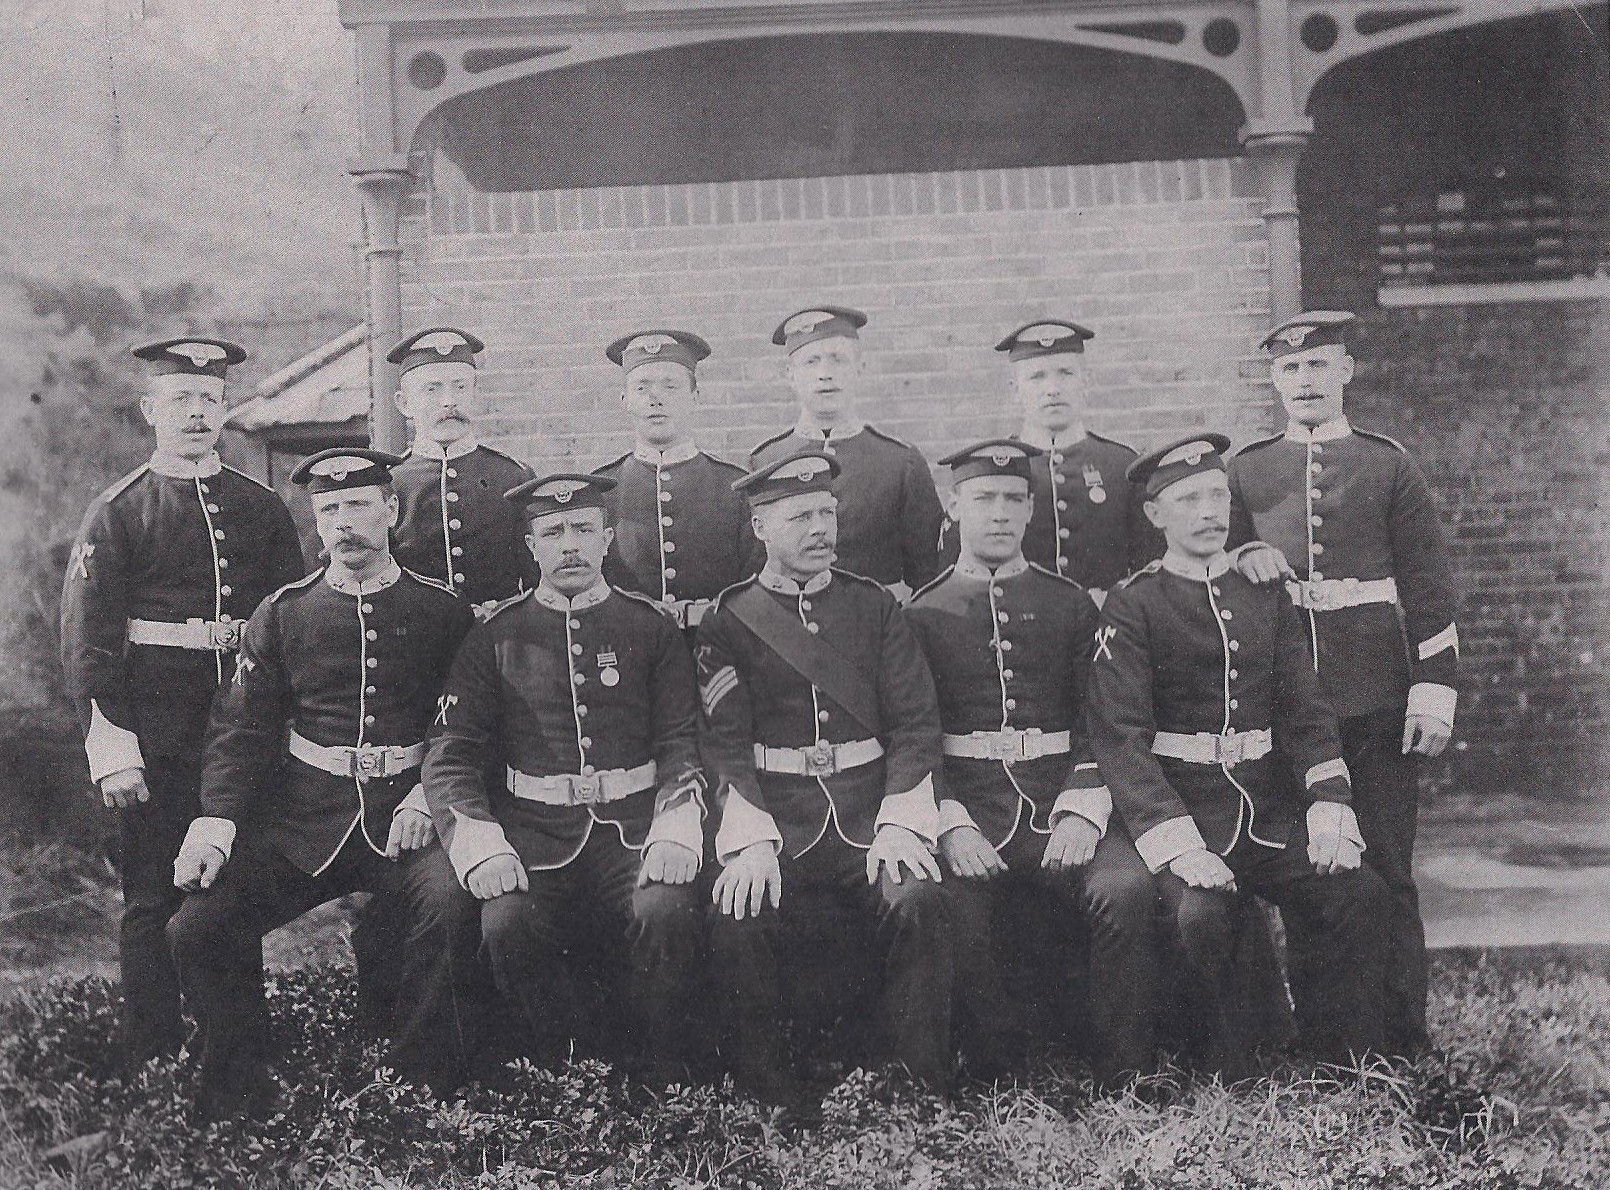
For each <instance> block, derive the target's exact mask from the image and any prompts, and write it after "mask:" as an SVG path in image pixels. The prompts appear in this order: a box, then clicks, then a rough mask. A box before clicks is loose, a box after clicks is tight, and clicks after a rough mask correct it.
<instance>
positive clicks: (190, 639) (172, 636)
mask: <svg viewBox="0 0 1610 1190" xmlns="http://www.w3.org/2000/svg"><path fill="white" fill-rule="evenodd" d="M245 627H246V622H245V621H244V620H199V619H198V620H186V621H185V622H184V623H183V624H169V623H167V622H165V621H163V620H130V621H129V634H128V635H129V643H130V644H131V645H167V646H168V647H169V648H173V649H204V650H206V651H207V652H210V653H211V652H217V653H231V652H234V650H236V649H238V648H240V634H241V630H242V629H244V628H245Z"/></svg>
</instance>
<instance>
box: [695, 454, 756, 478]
mask: <svg viewBox="0 0 1610 1190" xmlns="http://www.w3.org/2000/svg"><path fill="white" fill-rule="evenodd" d="M699 453H700V454H702V455H703V456H704V457H705V458H707V459H709V460H710V461H711V462H712V463H714V464H715V465H716V466H718V467H730V468H731V469H732V470H734V471H736V472H737V473H738V474H739V475H747V474H748V472H747V471H745V470H744V469H743V468H742V467H740V466H739V465H738V464H737V463H733V462H729V461H728V460H727V459H724V458H722V457H721V456H720V455H713V454H711V453H710V452H709V451H707V450H701V451H700V452H699Z"/></svg>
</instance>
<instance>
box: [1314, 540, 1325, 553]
mask: <svg viewBox="0 0 1610 1190" xmlns="http://www.w3.org/2000/svg"><path fill="white" fill-rule="evenodd" d="M1324 552H1325V547H1324V546H1322V545H1321V544H1320V543H1319V542H1317V541H1316V542H1314V553H1316V554H1323V553H1324Z"/></svg>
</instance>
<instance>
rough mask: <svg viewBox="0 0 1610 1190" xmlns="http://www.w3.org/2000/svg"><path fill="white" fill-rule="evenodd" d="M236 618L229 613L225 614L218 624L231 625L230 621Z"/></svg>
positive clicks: (219, 618) (220, 617)
mask: <svg viewBox="0 0 1610 1190" xmlns="http://www.w3.org/2000/svg"><path fill="white" fill-rule="evenodd" d="M234 618H235V617H234V616H232V615H230V614H229V613H228V612H225V613H224V614H223V615H221V616H219V617H218V622H219V623H220V624H227V623H229V621H231V620H233V619H234Z"/></svg>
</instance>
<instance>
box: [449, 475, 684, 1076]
mask: <svg viewBox="0 0 1610 1190" xmlns="http://www.w3.org/2000/svg"><path fill="white" fill-rule="evenodd" d="M613 486H614V481H613V480H610V479H607V478H604V477H601V476H596V475H550V476H547V477H545V478H542V479H533V480H530V481H529V482H527V483H524V484H521V485H519V486H518V487H516V488H514V489H512V490H511V491H510V492H509V493H508V498H509V499H510V501H511V502H512V503H513V504H514V505H515V506H516V507H517V508H519V509H521V510H522V515H524V516H525V517H526V518H528V521H529V524H530V532H529V534H528V535H527V537H526V541H527V543H528V545H529V546H530V550H531V553H532V555H533V557H535V559H536V561H537V562H538V564H539V565H540V566H541V568H542V579H541V582H540V583H539V584H538V585H537V587H536V588H535V590H533V591H528V592H526V593H524V594H522V595H518V596H516V597H515V598H513V599H511V600H509V601H508V602H506V603H504V604H503V605H501V606H500V607H499V608H498V609H497V610H496V611H495V612H494V613H493V614H492V615H491V616H490V617H489V618H488V619H487V621H486V622H485V623H483V624H479V625H477V626H476V627H475V629H474V630H473V631H472V632H471V633H470V635H469V637H468V638H467V639H466V640H465V642H464V647H463V649H462V650H461V651H460V652H459V655H458V659H457V660H456V661H455V662H454V663H453V669H452V672H451V674H450V675H449V677H448V680H447V685H446V688H445V690H444V692H443V694H442V701H441V708H440V711H439V713H438V714H437V716H436V722H435V725H434V727H433V728H432V732H431V740H430V755H429V757H428V758H427V759H426V761H425V792H426V796H427V797H428V798H429V800H430V804H431V809H432V811H433V813H434V815H435V818H436V829H437V831H438V832H439V833H440V835H441V837H442V839H443V841H444V842H445V844H446V846H447V854H448V856H449V857H450V858H451V859H452V862H453V867H454V868H455V869H456V870H457V872H458V876H459V879H460V880H462V881H463V882H464V885H465V887H466V888H468V889H469V890H470V892H472V893H474V894H475V896H476V897H478V898H479V899H480V901H481V902H482V904H481V933H482V938H483V945H484V948H485V950H486V953H487V955H488V957H489V958H490V960H491V964H492V972H493V975H494V976H495V977H496V979H497V984H498V988H499V989H500V990H501V991H502V993H503V995H504V996H505V997H506V998H507V999H508V1000H509V1001H510V1002H511V1003H512V1004H513V1006H514V1008H515V1009H516V1010H517V1012H518V1014H519V1016H520V1018H521V1020H522V1021H523V1022H524V1025H525V1028H526V1032H527V1035H528V1036H527V1040H528V1041H529V1042H530V1043H531V1044H532V1045H533V1047H534V1048H535V1049H536V1050H537V1052H538V1053H539V1054H541V1055H543V1056H544V1057H551V1056H555V1055H556V1054H557V1053H559V1052H561V1050H560V1047H561V1046H562V1045H563V1044H564V1043H565V1041H566V1040H567V1038H569V1037H571V1036H574V1035H576V1033H578V1032H580V1031H581V1030H579V1029H578V1028H577V1022H576V1019H575V1009H576V1008H577V1006H578V1005H581V1004H583V1002H584V1000H585V997H583V996H581V995H580V994H579V993H578V992H577V990H576V986H577V981H576V979H575V975H576V974H577V972H576V970H575V966H576V965H575V964H574V963H571V962H567V961H566V957H565V954H564V951H565V949H566V947H567V944H568V945H570V946H572V947H575V948H578V949H581V950H589V951H593V952H594V953H595V955H596V957H597V958H599V959H600V960H601V961H602V962H604V963H610V962H613V961H616V960H619V959H621V958H623V957H624V959H625V966H626V968H627V971H626V980H625V982H626V989H625V998H624V1000H623V1001H622V1008H623V1009H624V1012H623V1015H624V1017H625V1020H624V1021H623V1025H624V1030H625V1034H626V1042H627V1045H626V1050H625V1053H624V1055H623V1056H624V1059H625V1061H626V1062H627V1064H628V1065H630V1066H632V1067H634V1068H635V1069H638V1070H640V1071H642V1072H643V1073H644V1075H645V1077H647V1078H648V1079H650V1080H651V1081H653V1082H656V1083H661V1084H665V1083H670V1082H678V1081H686V1079H685V1076H684V1075H683V1074H682V1072H681V1069H680V1066H679V1064H678V1059H679V1047H678V1044H677V1042H678V1039H679V1030H680V1029H681V1026H682V1024H683V1022H684V1021H685V1019H686V1013H687V999H686V992H687V983H688V977H689V975H690V974H691V972H692V968H693V964H694V961H695V960H696V958H697V956H698V944H699V935H700V926H701V924H702V916H701V914H700V912H699V910H698V902H697V900H696V894H695V892H694V889H693V883H692V882H693V879H694V877H695V876H696V875H697V874H698V870H699V862H700V859H701V857H702V854H703V825H702V823H703V816H704V803H703V778H702V776H701V774H700V772H699V767H698V752H697V743H696V738H695V716H696V714H697V711H696V707H697V695H696V693H695V690H694V685H693V662H692V659H691V658H690V657H689V656H688V650H687V646H686V644H685V643H684V642H683V640H682V636H681V633H680V631H679V630H678V628H677V625H676V622H675V621H674V620H673V619H672V618H671V617H670V616H668V615H667V614H666V613H665V612H664V611H663V610H662V609H660V608H659V607H657V606H656V605H655V604H654V603H653V602H652V601H651V600H649V599H647V598H646V597H644V596H641V595H635V594H631V593H629V592H625V591H617V590H615V589H614V588H612V587H610V586H609V585H608V584H607V583H605V582H604V580H603V577H602V567H603V562H604V554H605V551H607V550H608V548H609V542H610V536H611V534H610V530H609V527H608V525H607V523H606V516H605V509H604V494H605V493H606V492H607V491H608V490H609V489H610V488H612V487H613ZM489 756H496V757H500V758H501V760H502V763H503V764H504V765H505V766H506V767H505V768H504V769H503V771H502V774H501V776H503V777H504V778H505V779H504V780H501V781H499V783H498V784H497V785H496V786H494V787H491V788H488V786H487V783H486V779H485V773H486V771H487V760H488V757H489ZM584 944H586V945H584ZM600 946H601V947H602V948H603V949H602V951H601V952H599V951H598V948H599V947H600ZM589 957H594V956H593V955H589Z"/></svg>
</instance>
